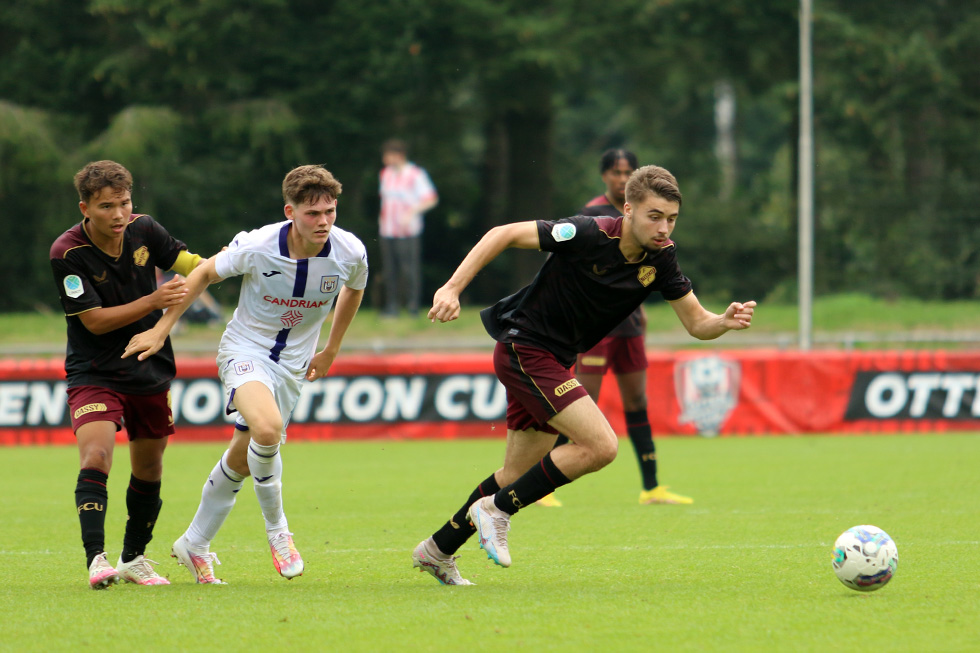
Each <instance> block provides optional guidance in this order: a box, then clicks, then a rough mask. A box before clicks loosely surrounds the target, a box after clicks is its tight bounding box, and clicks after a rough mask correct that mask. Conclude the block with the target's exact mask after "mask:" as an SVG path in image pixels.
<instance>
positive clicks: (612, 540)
mask: <svg viewBox="0 0 980 653" xmlns="http://www.w3.org/2000/svg"><path fill="white" fill-rule="evenodd" d="M222 450H223V446H222V445H218V444H207V445H200V444H198V445H194V444H181V443H180V442H179V435H178V437H177V439H176V441H175V442H174V443H173V444H172V445H171V447H170V449H169V450H168V452H167V456H166V463H165V464H166V470H165V476H164V486H163V494H164V507H163V512H162V513H161V516H160V519H159V522H158V525H157V528H156V538H155V539H154V541H153V542H152V543H151V544H150V547H149V549H148V551H147V556H148V557H149V558H152V559H155V560H157V561H159V562H160V563H161V564H160V566H159V568H158V569H159V570H160V572H161V573H163V574H164V575H168V576H169V577H170V580H171V582H172V585H170V586H167V587H145V588H144V587H136V586H134V585H117V586H115V587H111V588H109V589H108V590H105V591H99V592H93V591H92V590H90V589H89V588H88V583H87V574H86V570H85V565H84V556H83V552H82V549H81V544H80V537H79V532H78V522H77V519H76V517H75V514H74V506H73V495H72V492H73V489H74V484H75V475H76V473H77V453H76V451H75V450H74V449H73V448H71V447H55V448H31V447H26V448H9V449H4V450H3V452H2V460H3V463H4V464H3V467H4V472H3V488H4V492H3V502H4V507H3V513H2V514H3V521H2V523H3V526H4V537H3V542H2V545H0V614H2V628H0V632H2V635H0V650H3V651H8V650H9V651H68V650H71V651H78V650H93V651H99V650H139V651H177V650H180V651H196V650H201V651H205V650H207V651H214V650H220V651H226V650H258V649H260V648H262V649H267V650H272V651H319V650H335V651H384V650H398V651H401V650H405V651H463V650H471V651H519V650H528V651H594V650H600V649H601V650H604V651H609V652H610V653H611V652H613V651H644V652H646V651H828V650H847V649H851V650H854V649H860V650H868V649H874V650H885V651H926V650H930V651H932V650H943V651H967V650H973V651H976V650H978V648H980V526H978V524H980V519H978V517H980V500H978V496H980V474H978V472H977V470H978V468H980V465H978V462H980V437H978V436H977V435H976V434H961V435H931V436H927V435H898V436H868V437H831V436H826V437H780V438H777V437H768V438H719V439H700V438H660V439H659V440H658V454H659V457H660V465H661V477H662V478H661V480H662V481H663V482H665V483H668V484H670V485H671V486H673V488H674V489H675V490H677V491H679V492H681V493H684V494H690V495H691V496H693V497H694V498H695V503H694V504H693V505H691V506H639V505H637V503H636V501H637V496H638V494H639V481H638V477H639V474H638V470H637V469H636V462H635V460H634V457H633V454H632V450H631V447H630V444H629V442H628V441H627V440H622V441H621V446H620V455H619V458H618V459H617V460H616V462H615V463H613V464H612V465H611V466H610V467H608V468H607V469H604V470H602V471H601V472H599V473H597V474H593V475H590V476H587V477H585V478H583V479H581V480H579V481H577V482H576V483H574V484H572V485H570V486H568V487H566V488H563V489H562V490H560V492H559V496H560V497H561V499H562V500H563V501H564V503H565V507H563V508H551V509H548V508H541V507H539V506H532V507H528V508H526V509H525V510H524V511H522V512H521V513H520V514H519V515H518V516H517V517H516V518H515V519H514V520H513V529H512V530H511V533H510V543H511V552H512V555H513V560H514V562H513V566H512V567H510V568H509V569H503V568H500V567H496V566H494V565H493V564H492V563H491V562H490V561H488V560H487V559H486V556H485V555H484V554H483V552H482V551H481V550H479V549H478V547H477V545H476V543H475V541H474V540H471V541H470V543H468V544H467V545H466V546H465V547H464V548H463V549H462V550H461V551H460V553H461V554H462V557H461V558H460V559H459V561H458V562H459V566H460V569H461V571H462V573H463V575H464V576H465V577H467V578H469V579H470V580H472V581H474V582H475V583H476V586H474V587H444V586H441V585H439V584H438V583H436V581H435V580H434V579H433V578H432V577H431V576H429V575H428V574H420V573H419V572H418V571H417V570H414V569H412V568H411V551H412V549H413V547H414V546H415V545H416V544H417V543H418V542H419V541H420V540H421V539H423V538H424V537H426V536H427V535H429V534H430V533H431V532H432V531H433V530H434V529H435V528H437V527H438V526H440V525H441V524H442V523H443V522H444V521H445V519H446V518H447V517H448V516H449V515H450V514H451V513H452V512H453V511H454V510H455V509H456V508H457V506H458V505H459V504H460V503H461V502H462V500H463V499H464V498H465V497H466V496H467V494H468V493H469V491H470V490H471V489H472V488H473V486H474V485H475V484H476V483H477V482H478V481H480V480H482V479H483V478H485V476H486V475H487V474H489V473H490V472H491V471H493V470H494V469H495V468H496V467H497V465H498V463H499V461H500V460H501V458H502V454H503V443H502V441H499V440H493V441H489V440H476V441H439V442H436V441H432V442H399V441H371V442H356V443H355V442H341V443H322V444H313V443H300V442H291V443H288V444H287V445H286V446H285V447H284V448H283V458H284V464H285V475H284V496H285V507H286V512H287V515H288V516H289V520H290V527H291V529H292V530H293V531H294V533H295V534H296V535H295V539H296V543H297V546H298V548H299V549H300V551H301V552H302V553H303V557H304V559H305V561H306V573H305V574H304V575H303V576H302V577H300V578H297V579H294V580H292V581H287V580H285V579H283V578H280V577H279V576H278V575H277V574H276V572H275V569H274V567H273V565H272V561H271V557H270V555H269V551H268V547H267V545H266V542H265V537H264V531H263V523H262V518H261V515H260V514H259V510H258V506H257V504H256V501H255V497H254V494H253V493H252V492H251V491H250V489H249V486H248V485H246V486H245V489H244V490H243V491H242V493H241V494H240V498H239V501H238V505H237V506H236V508H235V510H234V511H233V512H232V515H231V517H230V518H229V520H228V522H227V523H226V525H225V528H224V529H223V530H222V532H221V533H220V534H219V536H218V539H217V540H216V541H215V542H214V544H213V546H212V550H214V551H215V552H216V553H217V554H218V555H219V557H220V559H221V562H222V563H223V564H222V565H221V566H219V567H218V568H217V571H218V575H219V576H220V577H223V578H224V579H225V580H226V581H228V583H229V584H228V585H226V586H198V585H195V584H194V583H193V582H192V578H191V576H190V574H189V573H188V572H187V571H186V570H184V569H183V568H182V567H178V566H177V564H176V562H175V561H174V560H173V559H171V558H170V557H169V555H168V554H169V551H170V544H171V543H172V541H173V540H174V539H175V538H176V537H177V536H178V535H179V534H180V533H181V532H182V531H183V530H184V528H185V527H186V525H187V523H188V522H189V520H190V519H191V517H192V516H193V513H194V510H195V508H196V506H197V502H198V499H199V496H200V489H201V485H202V483H203V482H204V480H205V478H206V476H207V473H208V471H209V470H210V469H211V467H212V465H213V464H214V462H215V460H216V459H217V457H218V456H219V455H220V453H221V451H222ZM115 458H116V461H115V468H114V470H113V472H112V474H111V476H110V478H109V492H110V496H109V501H110V502H109V511H108V519H107V547H108V551H109V558H110V561H113V562H114V561H115V560H116V558H117V557H118V555H119V548H120V546H121V543H122V531H123V524H124V520H125V506H124V488H125V485H126V482H127V480H128V476H129V466H128V456H127V449H126V448H125V447H118V448H117V449H116V456H115ZM864 523H870V524H875V525H877V526H880V527H881V528H883V529H885V530H886V531H887V532H888V533H889V534H890V535H891V536H892V537H893V538H894V539H895V541H896V543H897V544H898V550H899V556H900V562H899V566H898V572H897V574H896V576H895V578H894V579H893V580H892V582H891V583H890V584H889V585H888V586H887V587H885V588H883V589H881V590H879V591H878V592H874V593H870V594H861V593H858V592H854V591H852V590H849V589H847V588H845V587H844V586H843V585H841V584H840V583H839V582H838V581H837V579H836V577H835V576H834V573H833V570H832V568H831V548H832V544H833V541H834V539H835V538H836V537H837V535H838V534H840V533H841V532H842V531H844V530H845V529H846V528H848V527H850V526H854V525H857V524H864Z"/></svg>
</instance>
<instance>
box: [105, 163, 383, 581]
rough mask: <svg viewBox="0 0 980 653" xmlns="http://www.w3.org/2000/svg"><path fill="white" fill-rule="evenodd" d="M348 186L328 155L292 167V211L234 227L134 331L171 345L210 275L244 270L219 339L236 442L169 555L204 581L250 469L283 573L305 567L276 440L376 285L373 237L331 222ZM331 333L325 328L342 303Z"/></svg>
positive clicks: (213, 278)
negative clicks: (155, 317) (178, 296)
mask: <svg viewBox="0 0 980 653" xmlns="http://www.w3.org/2000/svg"><path fill="white" fill-rule="evenodd" d="M340 191H341V185H340V182H338V181H337V180H336V179H334V177H333V175H331V174H330V172H328V171H327V170H325V169H324V168H323V167H321V166H315V165H306V166H300V167H298V168H295V169H294V170H292V171H290V173H289V174H288V175H286V178H285V180H283V185H282V192H283V199H284V201H285V202H286V205H285V208H284V211H285V214H286V218H287V220H286V221H284V222H279V223H276V224H270V225H266V226H264V227H262V228H260V229H256V230H254V231H250V232H242V233H239V234H238V235H237V236H235V239H234V240H233V241H232V243H231V244H230V245H229V246H228V247H227V248H226V249H225V250H224V251H222V252H220V253H218V254H216V255H215V256H213V257H212V258H211V259H209V260H208V261H206V262H204V263H202V264H201V265H200V266H198V268H197V269H196V270H195V271H194V272H193V273H191V275H190V276H188V278H187V288H188V293H187V297H186V298H185V300H184V301H182V302H181V303H180V304H179V305H178V306H176V307H174V308H171V309H170V310H168V311H167V313H166V314H165V315H164V317H163V318H161V319H160V321H159V322H157V324H156V326H155V327H154V328H153V329H151V330H149V331H145V332H143V333H140V334H137V335H136V336H134V337H133V339H132V340H131V341H130V343H129V345H128V346H127V348H126V352H125V354H124V357H125V356H129V355H132V354H136V353H138V352H142V353H140V354H139V358H140V360H142V359H144V358H146V357H147V356H150V355H152V354H154V353H155V352H156V351H157V350H158V349H159V348H160V346H162V344H163V342H164V340H165V339H166V337H167V334H168V333H169V332H170V329H171V328H172V327H173V325H174V324H175V323H176V322H177V319H178V318H179V317H180V315H181V314H182V313H183V312H184V310H185V309H186V308H187V307H188V306H190V305H191V304H192V303H193V301H194V299H195V298H196V297H197V296H199V295H200V294H201V293H202V292H203V291H204V289H205V288H207V286H208V285H209V284H212V283H216V282H219V281H221V280H223V279H226V278H228V277H233V276H241V277H243V279H242V289H241V295H240V297H239V300H238V307H237V308H236V309H235V314H234V316H233V317H232V319H231V321H230V322H229V323H228V326H227V328H226V329H225V332H224V335H223V336H222V337H221V343H220V345H219V346H218V359H217V362H218V371H219V374H220V375H221V381H222V383H224V385H225V388H226V389H227V391H228V412H229V414H230V413H231V412H234V411H237V412H238V416H237V418H236V421H235V432H234V435H233V436H232V440H231V445H230V446H229V447H228V450H227V451H225V453H224V455H223V456H222V457H221V459H220V460H219V461H218V463H217V464H216V465H215V467H214V469H213V470H212V471H211V474H210V475H209V476H208V480H207V482H206V483H205V484H204V489H203V491H202V493H201V503H200V505H199V506H198V509H197V514H195V515H194V519H193V521H192V522H191V524H190V526H189V527H188V528H187V531H186V532H185V533H184V534H183V535H181V536H180V537H179V538H178V539H177V541H176V542H174V545H173V549H172V555H173V556H174V557H175V558H177V561H178V562H179V563H180V564H182V565H184V566H186V567H187V568H188V569H189V570H190V571H191V572H192V573H193V574H194V576H195V578H196V579H197V582H198V583H222V581H221V580H219V579H217V578H215V576H214V563H218V564H220V561H219V560H218V558H217V556H216V555H215V554H214V553H212V552H211V551H210V545H211V540H213V539H214V537H215V535H217V533H218V530H219V529H220V528H221V525H222V524H223V523H224V521H225V518H226V517H227V516H228V513H230V512H231V509H232V507H233V506H234V505H235V497H236V493H237V492H238V490H239V489H241V487H242V483H243V482H244V479H245V477H247V476H251V477H252V482H253V485H254V487H255V494H256V496H257V497H258V500H259V506H260V507H261V508H262V515H263V517H264V518H265V527H266V534H267V537H268V540H269V547H270V549H271V551H272V560H273V562H274V563H275V566H276V570H277V571H278V572H279V573H280V574H281V575H282V576H284V577H286V578H294V577H296V576H299V575H301V574H302V573H303V559H302V557H301V556H300V554H299V552H298V551H297V550H296V547H295V545H294V544H293V537H292V533H290V532H289V527H288V524H287V521H286V515H285V513H284V512H283V508H282V459H281V458H280V456H279V445H280V444H281V443H282V442H285V440H286V425H287V423H288V422H289V416H290V414H291V413H292V410H293V408H294V407H295V405H296V402H297V400H298V399H299V394H300V390H301V388H302V383H303V379H304V378H305V379H306V380H307V381H314V380H316V379H318V378H320V377H323V376H325V375H326V373H327V371H328V370H329V369H330V365H331V364H332V363H333V361H334V358H335V357H336V356H337V353H338V351H339V350H340V344H341V341H342V340H343V338H344V334H345V333H346V332H347V328H348V327H349V326H350V324H351V321H352V320H353V319H354V315H355V313H357V309H358V307H359V306H360V303H361V298H362V296H363V295H364V288H365V286H366V285H367V276H368V265H367V254H366V252H365V249H364V245H363V244H362V243H361V241H360V240H358V238H357V237H356V236H354V235H353V234H351V233H350V232H347V231H344V230H343V229H341V228H339V227H335V226H334V221H335V220H336V219H337V197H338V196H339V195H340ZM335 300H336V307H335V308H334V317H333V322H332V324H331V327H330V334H329V336H328V337H327V342H326V344H325V345H324V347H323V349H322V350H321V351H320V352H316V344H317V337H318V335H319V333H320V329H321V327H322V325H323V322H324V320H325V319H326V318H327V315H328V313H329V312H330V310H331V308H332V307H333V306H334V301H335Z"/></svg>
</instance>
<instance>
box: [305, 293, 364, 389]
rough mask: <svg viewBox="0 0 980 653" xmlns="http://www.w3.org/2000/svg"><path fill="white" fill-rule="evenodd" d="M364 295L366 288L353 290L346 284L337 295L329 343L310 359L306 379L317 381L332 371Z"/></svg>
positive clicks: (328, 338) (328, 337)
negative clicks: (331, 368)
mask: <svg viewBox="0 0 980 653" xmlns="http://www.w3.org/2000/svg"><path fill="white" fill-rule="evenodd" d="M363 297H364V290H363V289H362V290H353V289H351V288H348V287H347V286H344V287H343V288H341V289H340V293H339V294H338V295H337V305H336V306H335V307H334V309H333V322H331V323H330V334H329V335H328V336H327V343H326V344H325V345H323V349H322V350H321V351H319V352H318V353H317V354H316V355H315V356H313V359H312V360H311V361H310V366H309V367H308V368H307V369H306V380H307V381H316V380H317V379H319V378H320V377H323V376H326V375H327V372H328V371H330V366H331V365H333V361H334V359H335V358H337V354H338V353H339V352H340V344H341V343H342V342H343V341H344V335H345V334H346V333H347V329H348V328H349V327H350V325H351V322H353V321H354V316H355V315H356V314H357V309H358V308H360V306H361V299H362V298H363Z"/></svg>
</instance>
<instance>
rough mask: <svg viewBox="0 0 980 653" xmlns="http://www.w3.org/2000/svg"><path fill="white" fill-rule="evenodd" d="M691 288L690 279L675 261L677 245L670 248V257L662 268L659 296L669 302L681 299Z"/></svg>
mask: <svg viewBox="0 0 980 653" xmlns="http://www.w3.org/2000/svg"><path fill="white" fill-rule="evenodd" d="M692 288H693V284H692V283H691V280H690V279H688V278H687V277H685V276H684V273H683V272H681V267H680V265H679V264H678V263H677V246H676V245H674V246H673V247H671V248H670V257H669V258H668V259H667V264H666V265H665V266H664V270H663V285H662V286H661V287H660V288H659V290H660V294H661V296H663V298H664V299H666V300H667V301H669V302H673V301H677V300H678V299H683V298H684V296H685V295H688V294H689V293H690V292H691V290H692Z"/></svg>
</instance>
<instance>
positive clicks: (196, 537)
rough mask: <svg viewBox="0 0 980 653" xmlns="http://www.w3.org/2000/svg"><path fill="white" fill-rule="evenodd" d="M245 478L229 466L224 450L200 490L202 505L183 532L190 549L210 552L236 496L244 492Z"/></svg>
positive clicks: (226, 453)
mask: <svg viewBox="0 0 980 653" xmlns="http://www.w3.org/2000/svg"><path fill="white" fill-rule="evenodd" d="M244 479H245V477H244V476H242V475H241V474H239V473H238V472H236V471H234V470H233V469H232V468H231V467H229V466H228V452H227V451H225V453H224V454H223V455H222V456H221V460H219V461H218V464H217V465H215V466H214V469H212V470H211V474H209V475H208V480H207V481H206V482H205V483H204V489H203V490H201V504H200V505H199V506H198V507H197V513H195V515H194V519H193V521H191V525H190V526H188V527H187V531H186V532H185V533H184V537H185V538H186V539H187V544H188V546H190V547H191V548H192V549H194V550H195V551H196V552H198V553H203V552H206V551H207V550H208V547H209V546H210V545H211V540H213V539H214V537H215V535H217V534H218V530H219V529H220V528H221V525H222V524H224V523H225V518H226V517H228V513H230V512H231V509H232V508H233V507H234V506H235V498H236V497H237V496H238V495H237V494H236V493H237V492H238V491H239V490H240V489H242V481H243V480H244Z"/></svg>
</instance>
